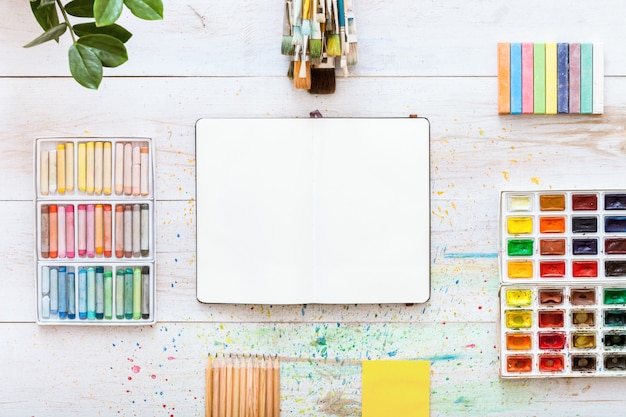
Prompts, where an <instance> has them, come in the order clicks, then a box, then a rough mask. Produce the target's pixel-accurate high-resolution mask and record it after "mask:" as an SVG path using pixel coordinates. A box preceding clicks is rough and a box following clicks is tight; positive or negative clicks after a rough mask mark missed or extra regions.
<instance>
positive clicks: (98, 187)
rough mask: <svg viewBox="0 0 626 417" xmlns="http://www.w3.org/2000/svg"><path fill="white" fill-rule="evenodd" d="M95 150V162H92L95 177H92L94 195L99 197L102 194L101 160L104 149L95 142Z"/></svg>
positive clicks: (99, 143)
mask: <svg viewBox="0 0 626 417" xmlns="http://www.w3.org/2000/svg"><path fill="white" fill-rule="evenodd" d="M95 146H96V149H95V153H94V155H95V162H94V167H95V177H94V188H95V192H96V194H98V195H100V194H102V186H103V185H102V175H103V170H102V168H103V165H102V164H103V158H104V147H103V145H102V142H96V145H95Z"/></svg>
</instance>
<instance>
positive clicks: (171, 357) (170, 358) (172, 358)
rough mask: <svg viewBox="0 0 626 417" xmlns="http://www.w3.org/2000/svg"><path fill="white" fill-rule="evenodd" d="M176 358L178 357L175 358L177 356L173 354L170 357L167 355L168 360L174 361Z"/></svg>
mask: <svg viewBox="0 0 626 417" xmlns="http://www.w3.org/2000/svg"><path fill="white" fill-rule="evenodd" d="M174 359H176V358H175V357H173V356H168V357H167V360H168V361H173V360H174Z"/></svg>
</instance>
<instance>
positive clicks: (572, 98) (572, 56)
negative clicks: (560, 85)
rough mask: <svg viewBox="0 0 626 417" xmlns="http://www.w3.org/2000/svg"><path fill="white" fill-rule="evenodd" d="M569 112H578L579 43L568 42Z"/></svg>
mask: <svg viewBox="0 0 626 417" xmlns="http://www.w3.org/2000/svg"><path fill="white" fill-rule="evenodd" d="M569 112H570V113H580V44H579V43H570V44H569Z"/></svg>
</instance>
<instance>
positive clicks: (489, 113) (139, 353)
mask: <svg viewBox="0 0 626 417" xmlns="http://www.w3.org/2000/svg"><path fill="white" fill-rule="evenodd" d="M0 2H1V3H0V4H2V6H3V8H2V9H3V11H5V17H6V18H5V19H4V20H3V24H2V30H0V53H2V54H3V57H5V59H3V60H2V61H1V62H0V97H1V98H2V100H0V110H1V112H0V155H2V157H1V158H0V172H2V175H3V179H4V192H3V194H2V196H1V197H0V216H1V217H0V218H1V219H3V221H2V223H1V224H2V227H3V231H4V236H6V237H8V238H5V239H3V240H2V241H0V253H1V254H2V256H1V257H0V268H2V269H3V270H4V271H6V272H7V274H5V277H4V282H5V285H4V286H3V290H2V292H0V294H1V295H0V301H1V302H2V306H3V307H2V308H1V309H0V334H2V343H0V357H1V358H2V361H1V362H0V375H2V376H3V377H4V378H3V382H2V383H1V384H0V415H59V416H61V415H62V416H68V415H85V414H89V413H93V410H97V411H98V413H99V414H100V415H107V416H109V415H110V416H113V415H167V416H170V415H174V416H189V415H202V414H203V409H204V401H203V398H204V392H203V372H204V363H203V361H204V359H205V358H206V355H207V354H208V353H210V352H211V353H225V354H237V353H239V354H257V353H259V354H263V353H265V354H277V355H280V356H283V357H286V358H289V359H290V361H288V362H285V363H284V364H283V368H282V371H283V380H282V385H281V396H282V400H283V408H282V415H302V416H330V415H336V416H358V415H360V366H359V365H358V362H356V361H358V360H362V359H376V358H389V359H394V358H397V359H402V358H409V359H427V360H430V362H431V366H432V372H431V388H430V390H431V415H433V416H466V415H473V416H503V415H506V416H540V415H541V416H543V415H545V416H568V417H569V416H572V415H581V416H605V415H610V414H615V412H616V411H615V410H619V409H621V408H623V407H624V405H625V403H624V400H623V398H622V396H621V395H620V393H621V391H622V390H623V389H624V385H625V384H626V381H625V380H624V379H620V378H595V379H587V378H580V379H570V380H561V379H551V380H545V379H544V380H531V381H503V380H500V379H499V378H498V374H497V369H498V356H497V349H496V344H497V334H496V333H497V331H496V329H497V325H496V324H497V320H498V260H497V250H498V199H499V194H500V192H501V191H502V190H511V189H529V190H540V189H550V188H552V189H563V188H566V189H576V188H578V189H585V188H587V189H588V188H624V185H623V180H622V178H623V173H624V158H625V155H626V139H625V137H624V121H623V120H624V116H625V113H626V105H625V103H624V100H623V97H624V92H626V79H625V78H623V76H624V75H625V74H626V56H624V54H621V53H620V51H621V41H622V39H623V38H624V37H625V36H626V32H625V31H626V29H625V28H626V27H625V26H624V25H623V24H622V22H621V19H622V16H623V15H624V14H625V13H624V12H626V6H624V5H622V4H621V3H619V4H618V3H615V4H611V5H601V6H599V5H596V4H595V3H591V2H589V1H582V0H574V1H568V2H565V1H562V0H558V1H555V2H550V3H549V4H546V3H545V2H540V1H538V0H532V1H529V2H523V3H506V2H500V1H495V0H487V1H460V0H454V1H448V2H427V1H417V2H413V1H408V0H393V1H391V2H377V1H373V0H361V1H359V2H358V3H357V5H356V7H357V8H356V13H357V19H358V20H357V21H358V30H359V64H358V66H357V67H355V68H353V69H352V73H353V76H351V77H349V78H346V79H344V78H339V79H338V80H337V92H336V93H335V94H333V95H329V96H323V95H320V96H316V95H311V94H309V93H308V92H305V91H298V90H295V89H294V88H293V87H292V83H291V81H290V80H289V79H287V78H286V77H285V76H284V74H285V71H286V68H287V60H286V58H285V57H283V56H281V55H280V54H279V42H280V29H281V19H282V13H281V10H282V2H273V3H272V4H269V5H265V4H263V5H261V3H258V4H256V3H251V2H243V3H242V4H240V5H239V6H240V7H239V8H233V7H232V3H215V2H207V1H202V0H191V1H188V2H184V3H183V2H178V1H174V0H166V1H165V10H166V20H165V21H164V22H139V21H137V19H134V18H132V17H131V16H127V15H125V16H124V17H123V22H124V23H126V22H127V23H128V26H129V28H130V29H131V30H132V31H133V32H134V34H135V36H134V38H133V39H132V41H131V44H129V49H130V50H129V53H130V61H129V62H128V63H127V64H125V65H124V66H122V67H120V68H118V69H116V70H112V71H107V72H106V74H107V75H114V77H107V78H105V80H104V81H103V84H102V86H101V88H100V90H99V91H89V90H86V89H83V88H82V87H80V86H78V85H77V84H76V83H75V82H74V81H73V80H71V79H70V78H68V77H67V74H68V69H67V64H66V61H65V57H66V54H67V46H68V45H67V40H66V41H65V43H64V44H61V45H55V44H53V43H50V44H49V45H44V46H39V47H37V48H33V49H23V48H21V45H23V44H24V43H26V42H28V41H29V40H31V39H32V38H34V37H35V36H37V34H38V33H39V29H38V28H37V26H36V24H35V22H34V19H32V17H31V16H30V10H29V8H28V5H26V4H22V2H14V1H10V0H0ZM556 10H562V12H561V14H558V13H556V12H555V11H556ZM498 41H526V42H546V41H565V42H568V41H580V42H586V41H601V42H604V44H605V64H606V65H605V70H606V74H607V75H608V77H607V78H606V79H605V81H606V82H605V114H604V115H593V116H592V115H587V116H583V115H568V116H563V115H555V116H508V115H507V116H500V115H498V114H497V79H496V70H497V66H496V43H497V42H498ZM316 109H319V110H320V111H321V112H322V114H323V115H324V116H325V117H404V116H407V115H408V114H411V113H414V114H419V115H420V116H425V117H428V118H429V120H430V122H431V136H432V138H431V210H432V217H431V248H430V249H431V259H432V261H431V268H432V271H431V280H432V295H431V299H430V300H429V302H427V303H425V304H420V305H412V306H405V305H340V306H321V305H297V306H259V305H217V304H211V305H205V304H200V303H198V302H197V301H196V299H195V278H196V271H195V258H196V254H195V233H196V229H195V216H196V212H195V146H194V125H195V122H196V120H198V119H199V118H202V117H308V113H309V112H310V111H312V110H316ZM41 136H78V137H85V136H99V137H106V136H149V137H152V138H153V139H154V144H155V147H156V169H157V172H156V200H157V203H156V232H155V233H156V240H157V243H156V245H157V247H156V250H157V320H158V323H157V324H156V325H154V326H148V327H137V328H117V327H112V328H102V327H99V328H87V327H84V328H83V327H71V328H69V327H63V326H56V327H55V326H37V325H36V324H34V320H35V279H34V266H33V263H34V251H33V243H34V225H33V219H34V208H33V203H32V198H33V195H34V194H33V165H32V160H33V140H34V138H35V137H41ZM590 161H591V162H593V165H592V166H591V167H589V165H588V164H589V163H590ZM572 410H575V411H572Z"/></svg>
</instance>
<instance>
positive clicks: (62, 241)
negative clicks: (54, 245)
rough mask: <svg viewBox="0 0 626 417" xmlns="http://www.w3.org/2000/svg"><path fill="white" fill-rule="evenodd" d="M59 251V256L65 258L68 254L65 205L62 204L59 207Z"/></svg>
mask: <svg viewBox="0 0 626 417" xmlns="http://www.w3.org/2000/svg"><path fill="white" fill-rule="evenodd" d="M57 221H58V223H57V224H58V226H57V227H58V232H57V239H58V251H59V258H65V257H66V256H67V244H66V241H65V231H66V229H65V206H64V205H62V204H60V205H59V207H58V220H57Z"/></svg>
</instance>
